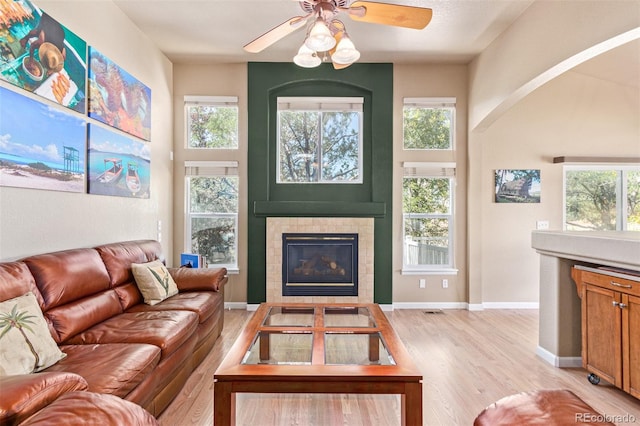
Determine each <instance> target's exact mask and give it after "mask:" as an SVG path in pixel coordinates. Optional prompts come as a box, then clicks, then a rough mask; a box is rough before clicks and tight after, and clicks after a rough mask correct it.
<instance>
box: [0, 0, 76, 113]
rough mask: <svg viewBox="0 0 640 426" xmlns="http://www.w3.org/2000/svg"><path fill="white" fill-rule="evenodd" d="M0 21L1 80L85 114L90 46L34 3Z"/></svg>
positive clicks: (9, 7)
mask: <svg viewBox="0 0 640 426" xmlns="http://www.w3.org/2000/svg"><path fill="white" fill-rule="evenodd" d="M0 17H2V18H3V19H1V20H0V79H2V80H5V81H7V82H9V83H11V84H13V85H15V86H18V87H20V88H21V89H24V90H28V91H30V92H33V93H35V94H37V95H40V96H42V97H44V98H47V99H49V100H51V101H53V102H56V103H58V104H60V105H63V106H65V107H68V108H71V109H72V110H74V111H78V112H80V113H82V114H84V113H85V110H86V100H85V93H86V90H85V85H86V77H85V76H86V73H87V62H86V61H87V43H86V42H85V41H84V40H82V39H81V38H80V37H78V36H77V35H76V34H74V33H73V32H71V31H69V29H68V28H66V27H65V26H63V25H62V24H60V23H59V22H58V21H56V20H55V19H53V18H52V17H51V16H49V15H48V14H47V13H46V12H43V11H41V10H40V9H39V8H38V7H37V6H35V5H34V4H33V3H32V2H30V1H29V0H4V1H1V2H0Z"/></svg>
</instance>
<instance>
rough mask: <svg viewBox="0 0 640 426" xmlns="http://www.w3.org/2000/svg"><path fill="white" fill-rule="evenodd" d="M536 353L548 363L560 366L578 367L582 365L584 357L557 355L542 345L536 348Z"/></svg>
mask: <svg viewBox="0 0 640 426" xmlns="http://www.w3.org/2000/svg"><path fill="white" fill-rule="evenodd" d="M536 355H538V356H539V357H540V358H542V359H543V360H544V361H546V362H547V363H549V364H551V365H553V366H554V367H558V368H577V367H582V358H581V357H579V356H562V357H560V356H557V355H555V354H552V353H551V352H549V351H548V350H546V349H545V348H543V347H542V346H538V347H537V348H536Z"/></svg>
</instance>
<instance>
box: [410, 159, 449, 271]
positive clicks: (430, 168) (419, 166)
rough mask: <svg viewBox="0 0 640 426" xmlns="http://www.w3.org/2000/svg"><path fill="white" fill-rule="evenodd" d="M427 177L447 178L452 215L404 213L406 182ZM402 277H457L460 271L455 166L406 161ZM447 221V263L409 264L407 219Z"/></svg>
mask: <svg viewBox="0 0 640 426" xmlns="http://www.w3.org/2000/svg"><path fill="white" fill-rule="evenodd" d="M412 178H415V179H417V178H427V179H447V180H448V181H449V206H450V208H449V213H405V211H404V182H405V179H412ZM401 193H402V194H403V195H402V202H401V205H402V221H401V222H402V230H401V235H402V274H403V275H412V274H413V275H429V274H431V275H455V274H457V272H458V269H457V268H456V259H455V235H456V233H455V223H456V205H455V200H456V164H455V163H435V162H425V163H420V162H404V163H403V174H402V189H401ZM415 218H418V219H420V218H425V219H440V218H446V219H448V221H449V227H448V242H449V244H448V260H449V261H448V263H447V264H423V265H415V264H408V263H407V253H406V249H407V244H406V241H407V239H406V235H405V222H406V220H407V219H415Z"/></svg>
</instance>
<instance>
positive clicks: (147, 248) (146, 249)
mask: <svg viewBox="0 0 640 426" xmlns="http://www.w3.org/2000/svg"><path fill="white" fill-rule="evenodd" d="M95 249H96V251H97V252H98V253H99V254H100V257H101V258H102V261H103V262H104V265H105V267H106V269H107V272H108V273H109V279H110V285H111V288H114V289H115V290H116V292H117V293H118V296H119V297H120V303H121V304H122V308H123V309H124V310H127V309H129V308H130V307H131V306H134V305H137V304H139V303H142V302H143V298H142V295H141V293H140V291H139V290H138V287H137V286H136V283H135V279H134V277H133V272H131V264H133V263H147V262H151V261H154V260H159V261H161V262H164V256H163V255H162V246H161V245H160V243H159V242H158V241H155V240H137V241H124V242H120V243H111V244H104V245H101V246H98V247H96V248H95Z"/></svg>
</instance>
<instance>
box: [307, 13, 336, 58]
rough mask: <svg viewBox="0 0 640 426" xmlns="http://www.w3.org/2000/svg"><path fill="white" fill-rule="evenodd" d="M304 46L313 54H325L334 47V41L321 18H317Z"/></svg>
mask: <svg viewBox="0 0 640 426" xmlns="http://www.w3.org/2000/svg"><path fill="white" fill-rule="evenodd" d="M304 44H305V45H306V46H307V47H308V48H309V49H311V50H313V51H314V52H326V51H327V50H330V49H332V48H333V46H335V45H336V40H335V39H334V38H333V35H332V34H331V30H329V27H328V26H327V24H326V23H325V22H324V21H323V20H322V18H318V19H317V20H316V22H315V23H314V24H313V28H311V31H310V32H309V36H308V37H307V39H306V40H305V41H304Z"/></svg>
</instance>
